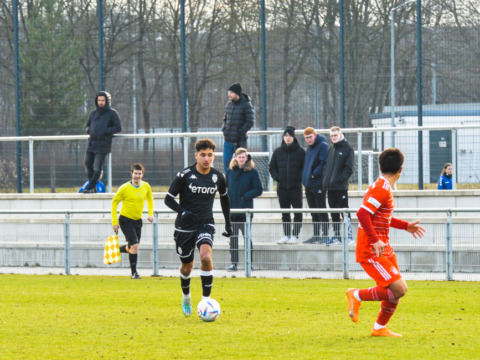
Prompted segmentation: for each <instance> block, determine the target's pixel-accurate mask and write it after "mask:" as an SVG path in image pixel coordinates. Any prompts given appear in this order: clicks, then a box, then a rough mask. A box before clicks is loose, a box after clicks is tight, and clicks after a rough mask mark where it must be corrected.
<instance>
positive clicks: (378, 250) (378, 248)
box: [372, 240, 385, 257]
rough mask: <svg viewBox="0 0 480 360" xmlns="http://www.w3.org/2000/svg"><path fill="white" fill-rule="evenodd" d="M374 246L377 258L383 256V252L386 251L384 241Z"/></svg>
mask: <svg viewBox="0 0 480 360" xmlns="http://www.w3.org/2000/svg"><path fill="white" fill-rule="evenodd" d="M372 246H373V250H375V254H376V255H377V257H380V256H382V254H383V250H384V249H385V243H384V242H383V241H382V240H378V241H377V242H376V243H374V244H373V245H372Z"/></svg>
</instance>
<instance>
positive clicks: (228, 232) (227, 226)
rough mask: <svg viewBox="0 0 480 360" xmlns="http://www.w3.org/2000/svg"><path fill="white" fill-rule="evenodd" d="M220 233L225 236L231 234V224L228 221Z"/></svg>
mask: <svg viewBox="0 0 480 360" xmlns="http://www.w3.org/2000/svg"><path fill="white" fill-rule="evenodd" d="M222 235H223V236H225V237H230V236H232V235H233V229H232V224H230V223H227V224H225V231H224V232H223V233H222Z"/></svg>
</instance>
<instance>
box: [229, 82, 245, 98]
mask: <svg viewBox="0 0 480 360" xmlns="http://www.w3.org/2000/svg"><path fill="white" fill-rule="evenodd" d="M228 90H230V91H233V92H234V93H235V94H237V95H238V96H240V95H242V85H240V83H235V84H232V85H230V87H229V88H228Z"/></svg>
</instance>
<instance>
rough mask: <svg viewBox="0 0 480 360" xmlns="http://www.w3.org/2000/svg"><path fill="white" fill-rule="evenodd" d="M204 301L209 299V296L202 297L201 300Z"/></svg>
mask: <svg viewBox="0 0 480 360" xmlns="http://www.w3.org/2000/svg"><path fill="white" fill-rule="evenodd" d="M205 299H207V300H208V299H210V296H202V300H205Z"/></svg>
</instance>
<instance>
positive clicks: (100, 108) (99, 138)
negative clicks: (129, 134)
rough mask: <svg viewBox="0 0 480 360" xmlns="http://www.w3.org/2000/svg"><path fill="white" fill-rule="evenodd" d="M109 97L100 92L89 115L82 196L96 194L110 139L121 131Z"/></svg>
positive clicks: (105, 93) (86, 127)
mask: <svg viewBox="0 0 480 360" xmlns="http://www.w3.org/2000/svg"><path fill="white" fill-rule="evenodd" d="M111 100H112V98H111V96H110V94H109V93H108V92H106V91H100V92H99V93H98V94H97V96H96V97H95V105H96V109H95V110H93V111H92V112H91V113H90V117H89V118H88V121H87V124H86V125H85V129H86V131H87V134H88V135H90V137H89V139H88V144H87V150H86V152H85V160H84V165H85V171H86V173H87V178H88V181H89V184H88V186H87V187H86V189H85V190H83V191H82V193H83V194H91V193H96V192H97V191H96V185H97V182H98V181H99V179H100V174H101V172H102V168H103V162H104V161H105V157H106V156H107V154H109V153H110V152H111V151H112V137H113V134H117V133H119V132H120V131H122V125H121V123H120V116H119V115H118V113H117V111H116V110H114V109H112V108H111V107H110V106H111Z"/></svg>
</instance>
